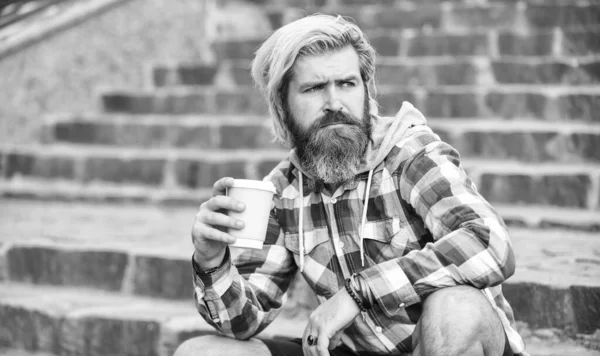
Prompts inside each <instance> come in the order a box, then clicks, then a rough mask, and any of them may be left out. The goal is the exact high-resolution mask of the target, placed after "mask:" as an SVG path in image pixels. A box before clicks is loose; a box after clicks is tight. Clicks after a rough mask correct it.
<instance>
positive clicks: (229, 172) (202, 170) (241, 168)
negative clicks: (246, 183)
mask: <svg viewBox="0 0 600 356" xmlns="http://www.w3.org/2000/svg"><path fill="white" fill-rule="evenodd" d="M175 175H176V181H177V183H178V184H179V185H181V186H184V187H188V188H199V187H205V188H206V187H208V188H210V187H212V185H213V184H214V182H216V181H217V179H219V178H222V177H234V178H248V177H246V162H244V161H233V162H232V161H228V162H221V163H216V162H206V161H196V160H189V159H180V160H178V161H177V162H176V163H175Z"/></svg>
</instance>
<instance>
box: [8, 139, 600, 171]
mask: <svg viewBox="0 0 600 356" xmlns="http://www.w3.org/2000/svg"><path fill="white" fill-rule="evenodd" d="M12 152H15V153H23V154H33V155H36V154H37V155H61V156H66V157H87V156H98V157H122V158H190V159H197V160H198V159H200V158H201V159H202V160H207V161H222V160H224V159H232V160H239V159H252V158H253V157H254V158H256V157H260V158H261V159H283V158H285V157H286V155H287V154H288V150H286V149H255V148H247V149H216V148H215V149H197V148H196V149H188V148H172V147H150V148H148V147H118V146H103V145H85V144H70V143H53V144H51V145H45V144H29V145H18V144H3V145H0V153H12ZM462 162H463V164H465V166H466V167H473V168H476V169H477V171H480V170H481V169H480V168H483V169H484V170H492V171H494V172H511V171H515V172H529V171H531V172H537V173H543V172H544V171H547V172H553V171H554V170H561V171H567V172H568V171H569V170H573V171H577V172H590V171H592V172H596V171H597V170H600V164H598V163H592V162H582V163H578V162H575V163H571V162H564V163H563V162H523V161H517V160H509V159H493V158H479V157H463V158H462ZM553 173H554V172H553Z"/></svg>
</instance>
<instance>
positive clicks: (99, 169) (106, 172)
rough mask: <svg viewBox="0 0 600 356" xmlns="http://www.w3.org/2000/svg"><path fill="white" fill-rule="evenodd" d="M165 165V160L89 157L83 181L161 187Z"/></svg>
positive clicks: (85, 164)
mask: <svg viewBox="0 0 600 356" xmlns="http://www.w3.org/2000/svg"><path fill="white" fill-rule="evenodd" d="M164 165H165V160H164V159H152V158H148V159H143V158H130V159H126V158H106V157H88V158H87V159H86V160H85V162H84V176H83V180H84V181H94V180H99V181H106V182H116V183H142V184H149V185H160V184H161V183H162V182H163V175H164V172H163V170H164Z"/></svg>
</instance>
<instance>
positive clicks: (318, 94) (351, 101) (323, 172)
mask: <svg viewBox="0 0 600 356" xmlns="http://www.w3.org/2000/svg"><path fill="white" fill-rule="evenodd" d="M293 71H294V76H293V78H292V80H291V81H290V83H289V85H288V91H287V97H286V99H287V101H286V105H285V109H286V125H287V126H288V129H289V130H290V132H291V134H292V135H291V136H292V145H293V147H294V148H295V149H296V151H297V153H298V156H299V158H300V160H301V162H302V165H303V167H304V169H306V170H307V171H308V173H309V174H311V175H312V176H314V177H316V178H318V179H320V180H322V181H324V182H325V183H331V184H339V183H342V182H344V181H347V180H348V179H350V178H352V177H354V175H355V174H356V173H357V172H356V171H357V169H358V166H359V165H360V160H361V158H362V156H363V155H364V152H365V150H366V148H367V145H368V141H369V139H370V129H371V126H370V116H369V106H368V95H367V92H366V89H365V87H366V86H365V84H364V83H363V81H362V78H361V75H360V64H359V58H358V55H357V53H356V51H355V50H354V48H352V47H350V46H349V47H345V48H343V49H341V50H337V51H333V52H328V53H325V54H322V55H316V56H304V57H301V58H299V59H298V60H296V63H295V64H294V67H293Z"/></svg>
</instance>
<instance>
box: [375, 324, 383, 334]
mask: <svg viewBox="0 0 600 356" xmlns="http://www.w3.org/2000/svg"><path fill="white" fill-rule="evenodd" d="M382 330H383V329H382V328H381V326H378V327H376V328H375V331H377V332H378V333H381V331H382Z"/></svg>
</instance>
